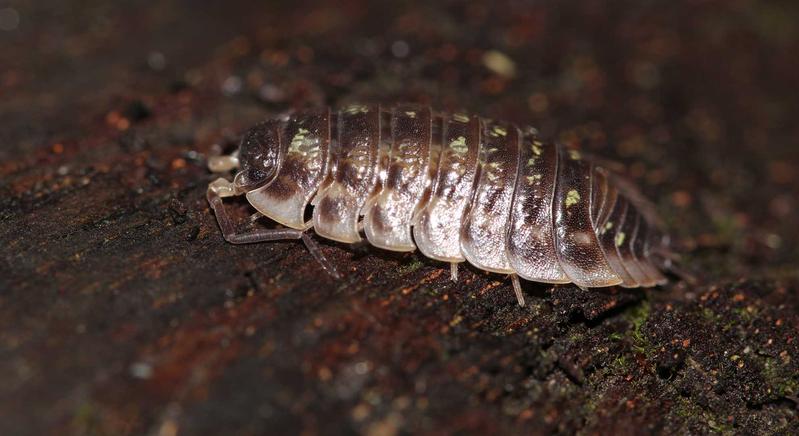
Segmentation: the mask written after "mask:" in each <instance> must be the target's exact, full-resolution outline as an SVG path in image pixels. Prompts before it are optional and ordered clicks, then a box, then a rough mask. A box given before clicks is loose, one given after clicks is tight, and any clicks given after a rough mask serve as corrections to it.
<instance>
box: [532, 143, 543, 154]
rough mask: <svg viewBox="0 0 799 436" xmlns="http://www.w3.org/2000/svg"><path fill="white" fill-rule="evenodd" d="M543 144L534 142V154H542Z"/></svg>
mask: <svg viewBox="0 0 799 436" xmlns="http://www.w3.org/2000/svg"><path fill="white" fill-rule="evenodd" d="M541 145H542V144H541V143H540V142H537V141H536V142H533V154H535V155H536V156H541Z"/></svg>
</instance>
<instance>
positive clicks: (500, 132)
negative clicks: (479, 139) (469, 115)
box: [491, 126, 508, 136]
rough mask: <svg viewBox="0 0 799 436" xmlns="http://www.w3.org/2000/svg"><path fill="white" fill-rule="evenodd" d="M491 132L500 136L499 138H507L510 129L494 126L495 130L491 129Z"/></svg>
mask: <svg viewBox="0 0 799 436" xmlns="http://www.w3.org/2000/svg"><path fill="white" fill-rule="evenodd" d="M491 131H492V132H493V133H494V134H496V135H499V136H507V135H508V129H506V128H504V127H501V126H494V128H493V129H491Z"/></svg>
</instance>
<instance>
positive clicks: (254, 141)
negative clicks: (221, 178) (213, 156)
mask: <svg viewBox="0 0 799 436" xmlns="http://www.w3.org/2000/svg"><path fill="white" fill-rule="evenodd" d="M278 127H279V126H278V125H277V124H276V123H274V122H266V123H261V124H258V125H257V126H255V127H253V128H252V129H250V130H248V131H247V133H245V134H244V138H243V139H242V141H241V145H240V146H239V162H240V165H241V171H239V173H238V174H236V177H235V179H234V181H233V183H235V184H236V186H237V187H238V188H239V189H240V190H244V191H248V190H251V189H254V188H257V187H260V186H263V185H264V184H266V183H268V182H269V181H270V180H271V179H272V177H274V175H275V170H276V169H277V164H278V159H279V156H280V135H279V130H278Z"/></svg>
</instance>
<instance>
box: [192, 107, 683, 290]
mask: <svg viewBox="0 0 799 436" xmlns="http://www.w3.org/2000/svg"><path fill="white" fill-rule="evenodd" d="M210 166H211V168H212V170H217V171H220V170H221V171H224V170H230V169H233V168H236V167H238V169H239V171H238V173H237V174H236V175H235V178H234V180H233V182H229V181H227V180H225V179H218V180H216V181H215V182H213V183H212V184H211V185H210V186H209V190H208V199H209V202H210V203H211V206H212V207H213V209H214V211H215V213H216V215H217V219H218V221H219V224H220V227H221V228H222V231H223V233H224V235H225V238H226V239H227V240H228V241H230V242H234V243H247V242H257V241H263V240H276V239H291V238H294V239H300V238H303V239H304V240H305V241H306V243H309V241H310V239H309V238H307V237H305V235H306V231H307V230H309V229H311V228H313V230H314V232H315V233H316V234H317V235H319V236H321V237H323V238H328V239H332V240H335V241H340V242H344V243H355V242H359V241H361V240H362V238H364V237H365V238H366V240H367V241H368V242H369V243H370V244H371V245H374V246H376V247H380V248H383V249H387V250H394V251H413V250H416V249H419V250H420V251H421V252H422V253H423V254H424V255H425V256H427V257H429V258H432V259H436V260H440V261H444V262H449V263H451V264H458V263H460V262H464V261H468V262H469V263H470V264H472V265H474V266H475V267H477V268H480V269H483V270H486V271H491V272H495V273H501V274H509V275H512V276H513V277H514V278H515V276H516V275H518V276H519V277H521V278H524V279H526V280H530V281H536V282H545V283H574V284H576V285H578V286H580V287H584V288H591V287H605V286H613V285H621V286H625V287H638V286H642V287H647V286H653V285H656V284H661V283H663V282H664V281H665V277H664V275H663V274H662V273H661V269H662V268H663V267H664V265H665V264H666V259H667V257H668V253H669V249H668V240H667V238H666V237H665V236H664V235H663V234H662V232H661V231H660V230H659V227H660V226H659V223H658V220H657V217H656V216H654V214H653V213H652V208H651V207H649V206H648V203H646V200H644V199H643V198H642V197H641V196H640V194H638V193H637V191H636V190H635V189H633V188H631V187H630V186H629V184H628V183H626V182H624V181H623V180H621V179H619V178H618V177H617V176H616V175H614V174H613V173H612V172H610V171H608V170H607V169H605V168H603V167H602V166H601V165H600V164H599V163H597V162H595V161H593V160H592V159H587V158H584V157H582V156H581V155H580V153H579V152H577V151H576V150H570V149H567V148H566V147H563V146H561V145H558V144H554V143H549V142H545V141H542V140H541V139H540V138H539V137H538V135H537V133H536V131H535V130H534V129H532V128H525V127H518V126H516V125H514V124H512V123H507V122H502V121H495V120H489V119H484V118H480V117H477V116H470V115H464V114H459V113H454V114H450V113H439V112H434V111H433V110H431V109H430V108H428V107H423V106H419V105H413V104H399V105H394V106H391V107H381V106H366V105H351V106H348V107H345V108H343V109H341V110H338V111H334V110H331V109H329V108H325V109H314V110H306V111H301V112H294V113H291V114H290V115H286V116H282V117H279V118H275V119H271V120H268V121H265V122H263V123H261V124H259V125H257V126H255V127H253V128H252V129H250V130H249V131H248V132H247V133H246V134H245V135H244V138H243V140H242V142H241V146H240V148H239V151H238V155H237V156H235V155H234V156H229V157H219V158H217V159H215V160H213V161H211V162H210ZM240 194H245V195H246V198H247V200H248V201H249V203H250V204H251V205H252V206H253V207H254V208H255V209H256V210H257V211H258V212H260V214H263V215H264V216H266V217H268V218H270V219H272V220H274V221H276V222H277V223H280V224H282V225H283V226H285V227H287V228H286V229H277V230H256V231H250V232H248V233H238V232H237V231H236V229H235V226H234V225H233V224H232V222H231V221H230V219H229V218H228V216H227V215H226V214H225V211H224V208H222V202H221V197H226V196H231V195H240ZM311 206H312V207H313V212H312V219H311V220H309V221H306V220H305V215H306V213H307V211H306V210H307V209H308V208H309V207H311ZM309 248H311V247H309ZM313 251H314V250H312V252H313ZM317 251H318V250H317ZM314 255H315V256H317V259H320V258H321V257H320V256H321V255H320V254H319V253H318V252H317V253H314ZM453 271H456V270H455V269H453ZM520 302H521V300H520Z"/></svg>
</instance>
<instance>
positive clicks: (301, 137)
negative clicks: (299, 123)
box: [289, 127, 310, 154]
mask: <svg viewBox="0 0 799 436" xmlns="http://www.w3.org/2000/svg"><path fill="white" fill-rule="evenodd" d="M308 133H310V131H308V129H303V128H302V127H300V128H299V129H298V130H297V133H296V134H295V135H294V137H293V138H291V143H290V144H289V153H298V154H306V153H305V152H303V151H302V150H301V149H302V146H303V145H305V135H307V134H308Z"/></svg>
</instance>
